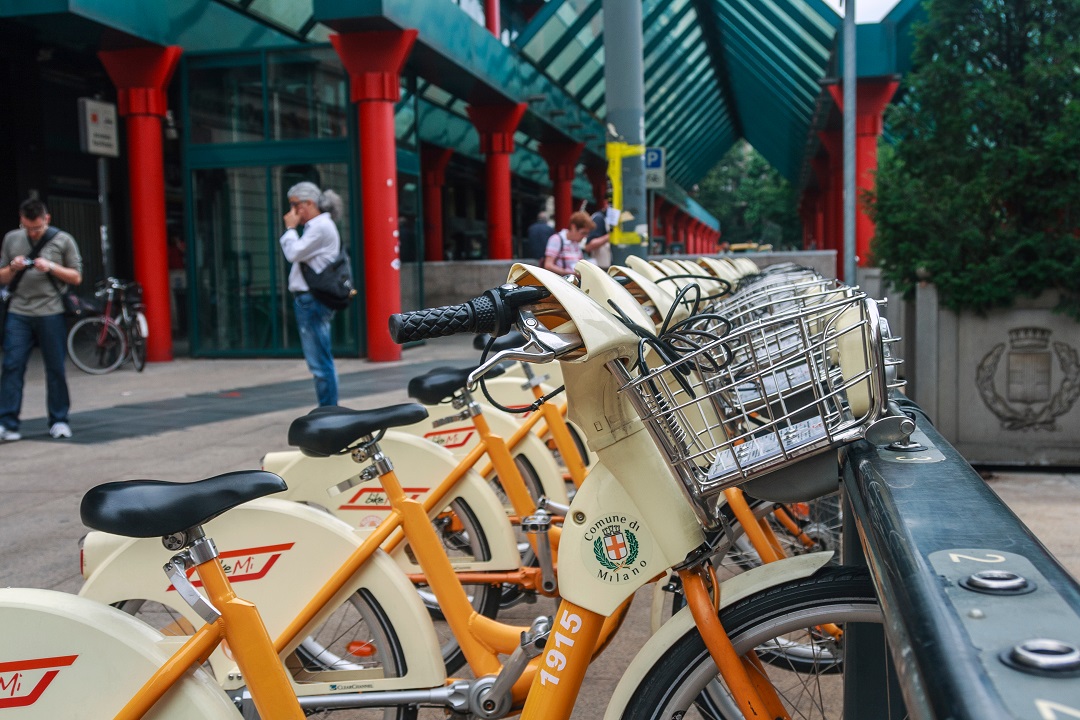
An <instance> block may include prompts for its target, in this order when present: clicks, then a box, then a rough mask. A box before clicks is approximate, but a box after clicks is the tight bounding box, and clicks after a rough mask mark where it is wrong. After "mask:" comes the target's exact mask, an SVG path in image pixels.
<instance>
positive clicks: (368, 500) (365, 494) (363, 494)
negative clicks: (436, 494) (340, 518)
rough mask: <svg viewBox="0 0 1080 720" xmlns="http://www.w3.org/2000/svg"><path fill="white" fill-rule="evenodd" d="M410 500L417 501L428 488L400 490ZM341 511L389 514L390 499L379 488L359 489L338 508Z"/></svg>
mask: <svg viewBox="0 0 1080 720" xmlns="http://www.w3.org/2000/svg"><path fill="white" fill-rule="evenodd" d="M401 489H402V491H403V492H404V493H405V495H406V497H408V498H409V499H410V500H419V499H420V498H422V497H423V496H424V495H426V494H427V492H428V488H417V487H413V488H401ZM340 507H341V509H342V510H381V511H383V512H389V511H390V510H391V507H390V499H389V498H387V497H386V493H385V492H384V491H383V489H382V488H381V487H377V488H360V490H358V491H357V493H356V494H355V495H353V496H352V497H351V498H349V500H348V501H347V502H346V503H345V504H344V505H341V506H340Z"/></svg>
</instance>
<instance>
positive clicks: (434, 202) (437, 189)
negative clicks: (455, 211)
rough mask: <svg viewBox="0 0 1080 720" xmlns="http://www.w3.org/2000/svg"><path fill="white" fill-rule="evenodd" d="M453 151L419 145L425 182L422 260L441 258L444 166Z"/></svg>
mask: <svg viewBox="0 0 1080 720" xmlns="http://www.w3.org/2000/svg"><path fill="white" fill-rule="evenodd" d="M453 154H454V151H453V150H452V149H450V148H441V147H438V146H437V145H428V144H427V143H424V144H423V145H421V146H420V170H421V173H422V176H423V183H424V260H426V261H428V262H439V261H440V260H442V259H443V257H444V255H443V200H442V190H443V185H445V184H446V166H447V164H448V163H449V162H450V158H451V157H452V156H453Z"/></svg>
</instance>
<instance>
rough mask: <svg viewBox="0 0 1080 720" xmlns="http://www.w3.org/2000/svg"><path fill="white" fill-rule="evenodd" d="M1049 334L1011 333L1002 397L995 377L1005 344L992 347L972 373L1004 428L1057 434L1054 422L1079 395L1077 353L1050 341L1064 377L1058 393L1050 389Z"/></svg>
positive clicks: (1032, 331) (1042, 331) (1034, 329)
mask: <svg viewBox="0 0 1080 720" xmlns="http://www.w3.org/2000/svg"><path fill="white" fill-rule="evenodd" d="M1050 332H1051V331H1050V330H1047V329H1046V328H1039V327H1022V328H1014V329H1012V330H1010V331H1009V348H1008V355H1007V359H1006V378H1007V382H1006V389H1005V396H1004V397H1003V396H1002V395H1001V393H999V392H998V389H997V386H996V384H995V380H994V379H995V376H996V374H997V369H998V365H999V364H1000V363H1001V357H1002V355H1005V354H1006V352H1005V350H1006V347H1005V343H999V344H998V345H995V346H994V348H993V349H992V350H991V351H990V352H989V353H987V354H986V357H984V358H983V359H982V362H980V363H979V368H978V370H977V371H976V373H975V384H976V385H977V386H978V388H979V395H981V396H982V399H983V402H984V403H986V406H987V407H988V408H990V411H991V412H992V413H994V415H996V416H997V417H998V419H999V420H1001V426H1002V427H1003V428H1005V429H1006V430H1057V429H1058V428H1057V423H1056V419H1057V418H1058V417H1060V416H1061V415H1064V414H1065V413H1067V412H1069V410H1070V409H1072V406H1073V403H1075V402H1076V398H1077V396H1080V360H1078V357H1077V352H1076V350H1075V349H1074V348H1072V347H1071V346H1069V345H1066V344H1065V343H1062V342H1054V343H1053V348H1054V351H1053V355H1056V356H1057V361H1058V365H1059V367H1060V368H1061V372H1062V373H1063V375H1064V378H1063V379H1062V381H1061V383H1060V385H1059V387H1058V388H1057V389H1056V391H1055V390H1054V388H1053V387H1052V383H1051V380H1052V377H1053V374H1054V373H1053V357H1052V354H1051V352H1050V346H1051V343H1050Z"/></svg>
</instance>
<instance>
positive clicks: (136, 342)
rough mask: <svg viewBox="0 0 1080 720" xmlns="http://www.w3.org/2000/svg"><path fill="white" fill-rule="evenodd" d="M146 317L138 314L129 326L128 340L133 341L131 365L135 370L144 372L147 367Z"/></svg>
mask: <svg viewBox="0 0 1080 720" xmlns="http://www.w3.org/2000/svg"><path fill="white" fill-rule="evenodd" d="M145 327H146V316H145V315H143V314H142V313H141V312H136V313H135V317H134V319H133V321H132V322H131V324H129V325H128V338H130V340H131V364H132V365H134V366H135V370H136V371H138V372H142V371H143V368H145V367H146V334H145V333H144V332H143V329H144V328H145Z"/></svg>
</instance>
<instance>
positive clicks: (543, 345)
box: [469, 310, 584, 385]
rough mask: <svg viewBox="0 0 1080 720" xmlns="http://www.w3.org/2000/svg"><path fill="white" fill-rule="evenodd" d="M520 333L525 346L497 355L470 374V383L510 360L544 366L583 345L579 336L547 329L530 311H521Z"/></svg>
mask: <svg viewBox="0 0 1080 720" xmlns="http://www.w3.org/2000/svg"><path fill="white" fill-rule="evenodd" d="M517 326H518V330H520V331H521V334H522V335H524V336H525V338H526V343H525V344H524V345H522V346H521V347H518V348H508V349H506V350H502V351H500V352H497V353H495V354H494V355H492V356H491V357H490V358H488V359H487V360H485V361H484V362H483V363H482V364H481V365H480V366H479V367H477V368H476V369H475V370H473V371H472V372H471V373H469V384H470V385H471V384H473V383H475V382H477V381H478V380H479V379H480V378H482V377H483V376H484V375H486V374H487V373H488V371H489V370H491V368H493V367H495V366H496V365H498V364H499V363H501V362H505V361H507V360H515V361H519V362H527V363H545V362H551V361H552V360H555V359H556V358H558V357H559V356H561V355H565V354H566V353H568V352H570V351H571V350H576V349H578V348H579V347H581V346H582V345H583V344H584V342H583V341H582V339H581V336H580V335H578V334H577V333H557V332H554V331H552V330H548V329H547V328H546V327H544V325H543V324H542V323H541V322H540V321H539V320H537V319H536V316H535V315H534V314H533V313H532V311H530V310H518V322H517Z"/></svg>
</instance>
